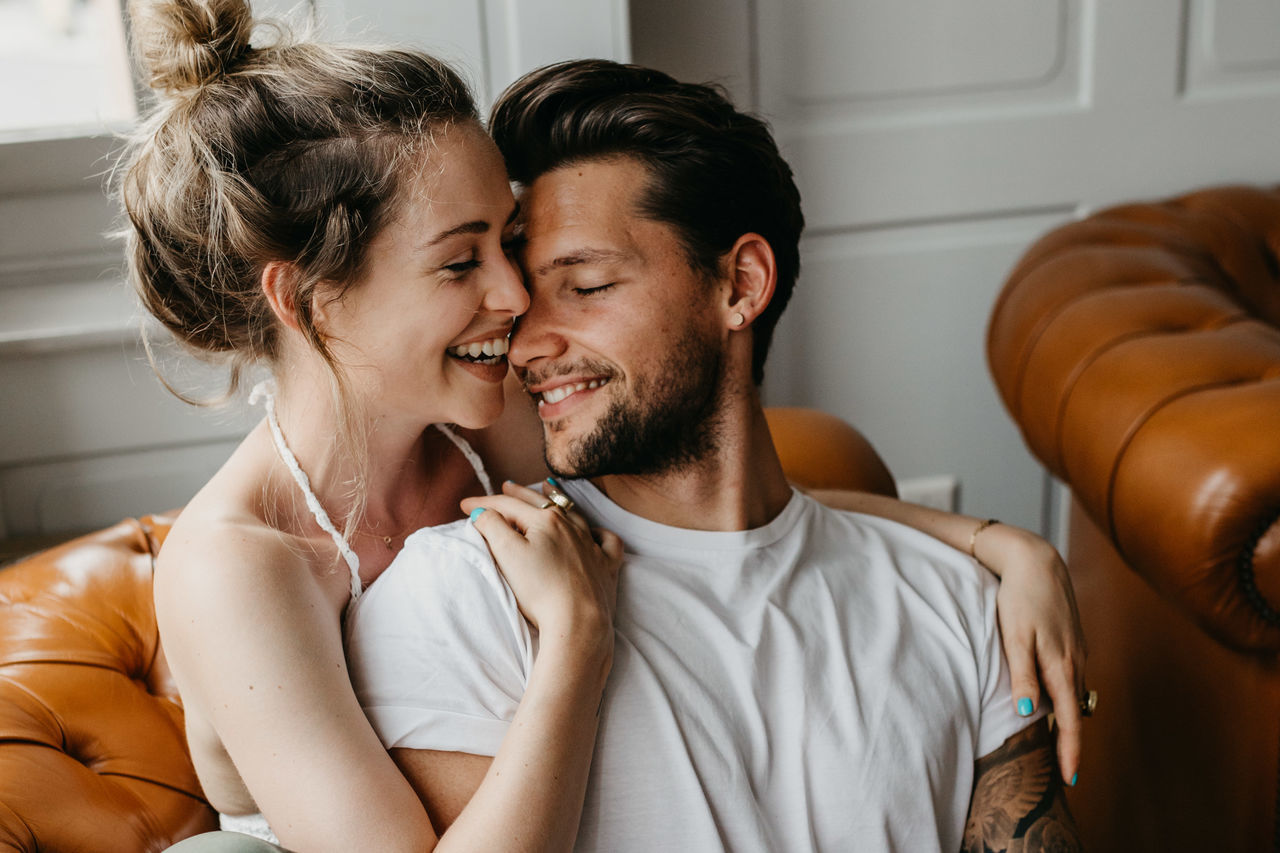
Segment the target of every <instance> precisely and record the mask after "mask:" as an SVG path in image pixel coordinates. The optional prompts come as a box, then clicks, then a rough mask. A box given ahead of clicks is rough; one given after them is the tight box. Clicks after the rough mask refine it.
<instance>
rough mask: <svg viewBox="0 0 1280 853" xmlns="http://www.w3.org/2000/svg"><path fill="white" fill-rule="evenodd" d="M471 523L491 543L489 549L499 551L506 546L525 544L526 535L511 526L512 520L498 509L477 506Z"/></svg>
mask: <svg viewBox="0 0 1280 853" xmlns="http://www.w3.org/2000/svg"><path fill="white" fill-rule="evenodd" d="M471 523H472V524H473V525H474V526H475V528H476V531H477V532H478V533H479V534H480V535H481V536H483V537H484V541H485V542H487V543H489V549H490V550H492V551H494V552H499V551H501V550H503V549H504V548H516V547H519V546H520V545H522V544H525V539H524V536H523V535H521V533H520V532H519V531H517V530H515V529H514V528H513V527H512V526H511V522H509V521H507V519H506V517H504V516H503V514H502V513H501V512H498V511H497V510H496V509H490V508H488V507H482V506H477V507H475V508H474V509H472V511H471Z"/></svg>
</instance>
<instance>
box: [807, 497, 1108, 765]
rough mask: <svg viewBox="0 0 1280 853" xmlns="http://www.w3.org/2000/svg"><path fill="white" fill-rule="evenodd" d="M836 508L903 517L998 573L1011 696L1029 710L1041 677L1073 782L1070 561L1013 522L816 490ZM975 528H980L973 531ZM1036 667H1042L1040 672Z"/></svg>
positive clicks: (1077, 641)
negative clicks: (985, 520) (988, 520)
mask: <svg viewBox="0 0 1280 853" xmlns="http://www.w3.org/2000/svg"><path fill="white" fill-rule="evenodd" d="M812 494H813V496H814V497H815V498H817V499H818V500H820V501H822V502H823V503H825V504H827V505H828V506H832V507H835V508H837V509H846V510H852V511H853V512H863V513H867V514H868V515H875V516H879V517H881V518H887V519H889V520H891V521H897V522H899V523H901V524H906V525H908V526H909V527H914V528H915V529H916V530H919V531H921V532H922V533H927V534H929V535H930V536H932V537H934V538H935V539H937V540H939V541H940V542H944V543H946V544H947V545H950V546H951V547H952V548H955V549H956V550H958V551H962V552H964V553H966V554H971V555H972V556H973V557H975V558H976V559H977V560H978V562H979V563H981V564H982V565H983V566H985V567H987V568H988V569H989V570H990V571H991V572H992V573H994V574H995V575H997V576H998V577H999V578H1000V592H999V594H998V595H997V597H996V605H997V610H998V615H999V619H1000V632H1001V635H1002V637H1003V640H1004V650H1005V657H1006V658H1008V660H1009V671H1010V675H1011V680H1012V685H1013V701H1014V702H1015V703H1017V705H1018V708H1019V711H1020V712H1021V711H1023V710H1025V711H1026V713H1027V714H1030V713H1031V712H1032V711H1033V710H1034V709H1035V708H1036V707H1038V706H1039V704H1040V681H1041V679H1043V681H1044V687H1045V691H1046V692H1047V693H1048V694H1049V698H1050V699H1051V700H1052V701H1053V703H1054V711H1055V717H1056V719H1057V722H1058V726H1059V729H1060V733H1059V735H1058V761H1059V764H1060V765H1061V769H1062V778H1063V780H1064V781H1067V782H1070V780H1072V779H1073V778H1075V774H1076V771H1077V770H1078V768H1079V764H1080V737H1081V731H1080V724H1081V718H1080V708H1079V704H1078V703H1079V697H1081V696H1083V695H1084V691H1085V682H1084V667H1085V658H1086V656H1087V651H1086V648H1085V641H1084V632H1083V630H1082V629H1081V627H1080V614H1079V611H1078V610H1077V608H1076V599H1075V593H1074V592H1073V591H1072V588H1071V577H1070V575H1069V574H1068V573H1067V567H1066V564H1065V563H1063V561H1062V557H1061V556H1059V554H1058V552H1057V550H1056V549H1054V547H1053V546H1052V545H1050V544H1049V543H1048V542H1046V541H1045V540H1044V539H1042V538H1040V537H1039V536H1037V535H1035V534H1034V533H1031V532H1030V531H1027V530H1023V529H1021V528H1019V527H1013V526H1011V525H1007V524H998V523H997V524H992V525H989V526H986V527H983V520H982V519H979V518H974V517H972V516H967V515H957V514H955V513H949V512H942V511H941V510H936V509H931V508H929V507H924V506H919V505H917V504H911V503H906V502H903V501H899V500H895V499H893V498H888V497H885V496H883V495H873V494H868V493H866V492H852V491H836V490H823V491H818V490H815V491H813V492H812ZM975 534H976V535H975ZM1037 673H1038V675H1037Z"/></svg>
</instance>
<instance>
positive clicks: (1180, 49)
mask: <svg viewBox="0 0 1280 853" xmlns="http://www.w3.org/2000/svg"><path fill="white" fill-rule="evenodd" d="M632 18H633V20H632V30H633V33H634V36H635V39H634V44H633V52H634V55H635V56H636V61H638V62H642V63H647V64H652V65H656V66H658V67H664V68H667V69H668V70H670V71H671V72H672V73H675V74H676V75H677V76H682V77H684V78H688V79H693V78H698V79H707V78H720V79H722V80H724V82H726V83H727V84H728V86H729V88H730V89H731V91H733V92H734V94H735V95H736V96H737V98H738V99H739V101H742V102H747V103H754V104H755V105H756V106H757V107H758V109H759V110H760V111H762V112H763V113H764V114H765V115H766V116H767V117H769V118H770V120H771V121H772V123H773V125H774V129H775V132H776V134H777V136H778V137H779V139H780V140H781V141H782V144H783V146H784V149H785V151H786V153H787V155H788V158H789V160H790V161H791V164H792V166H793V167H794V168H795V170H796V173H797V175H798V181H799V184H800V189H801V192H802V194H803V197H804V202H805V212H806V216H807V219H808V228H807V231H806V234H807V236H806V238H805V241H804V245H803V271H802V273H801V281H800V285H799V288H798V290H797V293H796V298H795V301H794V302H793V303H792V306H791V307H789V308H788V312H787V316H785V317H784V318H783V320H782V322H781V324H780V327H779V331H778V335H777V338H776V344H775V352H774V356H773V358H772V361H771V370H770V371H769V375H768V377H767V379H766V396H767V399H769V400H770V401H772V402H774V403H786V404H803V405H814V406H819V407H822V408H825V409H828V410H829V411H832V412H834V413H836V414H839V415H841V416H843V417H845V418H847V419H849V420H850V421H852V422H853V423H855V424H857V425H858V426H859V427H860V428H862V429H863V430H864V431H865V432H866V433H867V434H868V435H869V437H870V438H871V439H872V441H873V442H874V443H875V444H876V446H877V447H878V448H879V449H880V451H881V452H882V454H884V456H885V457H886V459H887V461H888V462H889V465H890V467H891V469H892V470H893V471H894V473H895V475H896V476H898V477H899V478H900V479H901V478H907V479H909V480H910V479H912V478H927V477H933V476H939V475H940V476H943V477H953V478H955V480H956V481H957V482H958V483H959V498H960V500H959V505H960V507H961V508H962V509H964V510H966V511H969V512H972V513H974V514H978V515H994V516H999V517H1001V518H1003V519H1005V520H1008V521H1011V522H1014V523H1018V524H1022V525H1024V526H1029V527H1032V528H1033V529H1036V528H1038V529H1042V530H1046V531H1048V532H1050V533H1055V532H1056V530H1055V528H1056V527H1057V521H1056V513H1055V512H1054V511H1052V508H1053V507H1054V506H1055V505H1056V504H1057V503H1058V502H1059V500H1060V498H1059V495H1058V493H1057V490H1056V489H1055V488H1054V487H1053V486H1052V484H1051V483H1050V482H1049V480H1048V478H1047V476H1046V475H1045V473H1044V472H1043V469H1042V468H1041V467H1040V466H1039V465H1038V463H1036V462H1035V461H1034V460H1033V459H1032V458H1031V457H1030V455H1029V454H1028V453H1027V451H1026V450H1025V449H1024V448H1023V445H1022V441H1021V439H1020V437H1019V436H1018V435H1017V432H1016V430H1015V428H1014V427H1013V425H1012V423H1011V421H1010V419H1009V418H1008V416H1007V415H1006V414H1005V412H1004V410H1003V409H1002V407H1001V405H1000V403H999V402H998V400H997V397H996V394H995V391H994V388H993V386H992V384H991V380H990V378H989V375H988V372H987V369H986V364H985V356H984V335H985V329H986V320H987V317H988V314H989V311H990V308H991V306H992V303H993V301H994V299H995V296H996V293H997V292H998V289H999V288H1000V286H1001V284H1002V282H1003V278H1004V276H1005V274H1006V272H1007V271H1008V270H1009V268H1010V267H1011V266H1012V264H1013V262H1014V260H1015V259H1016V258H1017V256H1018V255H1019V253H1020V252H1021V251H1022V250H1023V249H1024V248H1025V247H1026V246H1027V245H1028V244H1029V243H1030V242H1031V241H1032V240H1033V239H1034V238H1035V237H1036V236H1038V235H1039V234H1041V233H1043V232H1044V231H1045V230H1047V229H1048V228H1050V227H1052V226H1053V225H1054V224H1056V223H1059V222H1062V221H1065V220H1067V219H1069V218H1071V217H1074V216H1077V215H1080V214H1081V213H1083V212H1087V211H1089V210H1091V209H1095V208H1097V207H1099V206H1103V205H1106V204H1110V203H1114V202H1118V201H1124V200H1132V199H1142V198H1157V197H1162V196H1168V195H1172V194H1175V193H1178V192H1181V191H1184V190H1188V189H1191V188H1194V187H1197V186H1203V185H1207V184H1214V183H1221V182H1228V181H1245V182H1264V183H1265V182H1272V183H1274V182H1276V181H1280V3H1275V2H1271V0H1185V2H1181V3H1178V2H1172V0H1124V2H1101V0H1037V2H1026V0H966V2H963V3H960V2H955V0H891V2H890V0H678V2H677V0H633V2H632ZM672 22H676V23H675V25H672ZM944 482H945V481H944Z"/></svg>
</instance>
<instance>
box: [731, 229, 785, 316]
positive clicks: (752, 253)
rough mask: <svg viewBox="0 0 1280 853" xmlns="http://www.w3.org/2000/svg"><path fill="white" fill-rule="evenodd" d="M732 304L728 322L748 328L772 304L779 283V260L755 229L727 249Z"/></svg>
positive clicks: (767, 242)
mask: <svg viewBox="0 0 1280 853" xmlns="http://www.w3.org/2000/svg"><path fill="white" fill-rule="evenodd" d="M726 260H727V261H728V265H729V266H728V276H729V283H730V289H729V304H728V305H727V306H726V311H725V317H726V323H727V324H728V326H729V328H731V329H745V328H746V327H747V326H750V325H751V323H752V321H753V320H755V318H756V317H759V316H760V314H761V313H762V312H763V311H764V309H765V308H767V307H768V306H769V302H770V300H772V299H773V291H774V289H775V288H776V287H777V285H778V263H777V259H776V258H774V255H773V247H772V246H770V245H769V241H768V240H766V239H765V238H764V237H761V236H760V235H759V234H756V233H754V232H752V233H747V234H743V235H742V236H741V237H739V238H738V239H737V241H736V242H735V243H734V244H733V248H732V249H730V250H729V251H728V253H727V257H726Z"/></svg>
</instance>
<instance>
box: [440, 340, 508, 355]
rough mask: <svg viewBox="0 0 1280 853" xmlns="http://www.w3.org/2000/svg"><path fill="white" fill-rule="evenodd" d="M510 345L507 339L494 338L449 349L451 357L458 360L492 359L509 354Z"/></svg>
mask: <svg viewBox="0 0 1280 853" xmlns="http://www.w3.org/2000/svg"><path fill="white" fill-rule="evenodd" d="M508 349H509V345H508V343H507V339H506V338H493V339H491V340H487V341H472V342H471V343H469V344H462V345H460V346H456V347H449V355H454V356H457V357H458V358H492V357H495V356H502V355H506V354H507V350H508Z"/></svg>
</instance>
